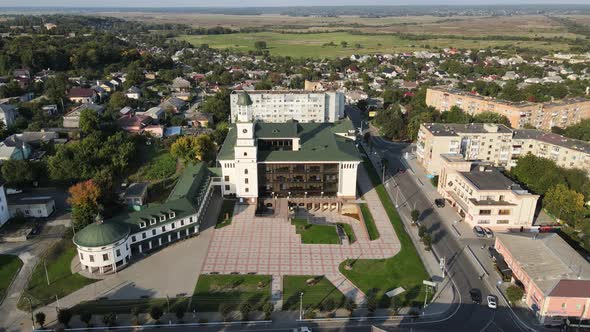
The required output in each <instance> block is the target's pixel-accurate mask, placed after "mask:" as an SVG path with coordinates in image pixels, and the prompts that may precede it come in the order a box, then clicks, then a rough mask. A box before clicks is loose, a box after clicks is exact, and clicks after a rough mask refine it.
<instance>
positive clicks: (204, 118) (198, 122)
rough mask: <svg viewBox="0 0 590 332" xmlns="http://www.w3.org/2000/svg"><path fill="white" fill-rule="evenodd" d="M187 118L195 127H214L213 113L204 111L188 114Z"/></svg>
mask: <svg viewBox="0 0 590 332" xmlns="http://www.w3.org/2000/svg"><path fill="white" fill-rule="evenodd" d="M187 120H188V122H189V124H190V125H191V126H193V127H203V128H207V127H213V115H211V114H209V113H203V112H195V113H190V114H187Z"/></svg>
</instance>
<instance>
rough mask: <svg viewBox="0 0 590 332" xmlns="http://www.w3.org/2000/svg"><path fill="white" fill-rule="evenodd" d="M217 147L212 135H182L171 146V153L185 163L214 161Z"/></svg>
mask: <svg viewBox="0 0 590 332" xmlns="http://www.w3.org/2000/svg"><path fill="white" fill-rule="evenodd" d="M216 152H217V147H216V145H215V140H214V139H213V137H211V135H208V134H201V135H199V136H182V137H180V138H178V139H177V140H176V141H175V142H174V143H172V146H171V148H170V154H171V155H172V156H173V157H176V158H178V159H180V160H182V161H183V162H185V163H189V162H197V161H205V162H208V161H212V160H214V159H215V153H216Z"/></svg>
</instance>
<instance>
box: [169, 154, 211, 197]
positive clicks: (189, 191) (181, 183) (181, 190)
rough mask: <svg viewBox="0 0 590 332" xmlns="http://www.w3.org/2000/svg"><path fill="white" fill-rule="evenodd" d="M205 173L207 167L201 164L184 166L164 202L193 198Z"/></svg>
mask: <svg viewBox="0 0 590 332" xmlns="http://www.w3.org/2000/svg"><path fill="white" fill-rule="evenodd" d="M207 173H208V172H207V167H205V166H204V164H203V163H197V164H193V163H190V164H188V165H186V166H185V168H184V170H183V171H182V174H181V175H180V177H179V179H178V181H177V182H176V185H175V186H174V188H173V189H172V191H171V192H170V195H169V196H168V198H167V199H166V202H170V201H173V200H177V199H180V198H183V197H187V196H194V195H195V194H196V190H197V189H199V186H200V184H201V182H202V180H203V178H204V177H205V176H206V175H207Z"/></svg>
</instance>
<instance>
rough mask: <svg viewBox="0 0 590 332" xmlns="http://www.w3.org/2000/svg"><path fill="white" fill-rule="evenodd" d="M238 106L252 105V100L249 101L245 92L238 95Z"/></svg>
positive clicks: (248, 96)
mask: <svg viewBox="0 0 590 332" xmlns="http://www.w3.org/2000/svg"><path fill="white" fill-rule="evenodd" d="M238 105H240V106H248V105H252V99H250V95H248V94H247V93H246V92H240V93H238Z"/></svg>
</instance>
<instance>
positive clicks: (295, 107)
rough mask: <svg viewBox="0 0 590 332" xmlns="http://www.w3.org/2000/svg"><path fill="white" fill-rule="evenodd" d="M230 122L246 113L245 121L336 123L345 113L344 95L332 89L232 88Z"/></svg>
mask: <svg viewBox="0 0 590 332" xmlns="http://www.w3.org/2000/svg"><path fill="white" fill-rule="evenodd" d="M230 103H231V121H232V122H236V119H237V118H238V115H239V114H248V115H249V116H250V117H249V118H248V119H246V121H251V122H252V121H260V122H285V121H288V120H295V121H298V122H301V123H310V122H314V123H321V122H336V121H337V120H338V119H340V118H342V117H343V116H344V103H345V101H344V94H343V93H341V92H334V91H326V92H323V91H305V90H288V91H266V90H264V91H263V90H256V91H248V92H245V91H234V92H232V94H231V96H230Z"/></svg>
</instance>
